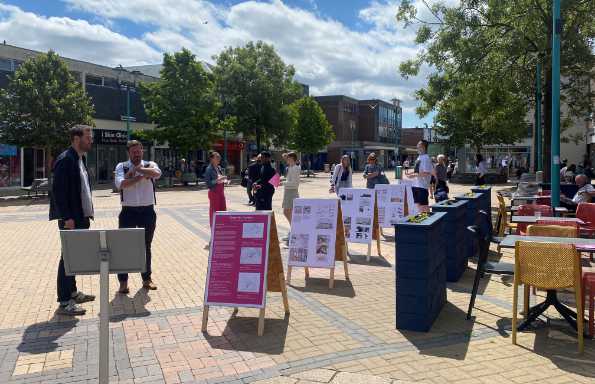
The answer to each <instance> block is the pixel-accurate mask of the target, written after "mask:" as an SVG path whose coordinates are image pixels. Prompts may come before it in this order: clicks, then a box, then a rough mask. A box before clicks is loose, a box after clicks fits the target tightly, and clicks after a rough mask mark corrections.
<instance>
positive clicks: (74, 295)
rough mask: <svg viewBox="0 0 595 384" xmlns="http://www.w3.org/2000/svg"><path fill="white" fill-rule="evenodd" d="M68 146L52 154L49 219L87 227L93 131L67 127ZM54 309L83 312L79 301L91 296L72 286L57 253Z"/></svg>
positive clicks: (63, 312)
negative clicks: (56, 301)
mask: <svg viewBox="0 0 595 384" xmlns="http://www.w3.org/2000/svg"><path fill="white" fill-rule="evenodd" d="M70 142H71V146H70V148H68V149H67V150H66V151H64V152H62V153H61V154H60V156H58V157H57V158H56V162H55V164H54V171H53V174H54V179H53V183H52V193H51V199H50V220H58V228H60V229H62V230H64V229H88V228H89V225H90V221H89V220H90V219H92V218H93V201H92V199H91V183H90V180H89V175H88V173H87V166H86V158H85V154H86V153H87V152H88V151H90V150H91V147H92V145H93V133H92V129H91V127H89V126H87V125H76V126H74V127H72V128H71V129H70ZM57 285H58V302H59V303H60V307H59V308H58V311H57V313H58V314H61V315H69V316H74V315H84V314H85V312H86V311H85V309H84V308H82V307H81V306H80V305H79V304H81V303H85V302H87V301H93V300H95V296H93V295H85V294H84V293H82V292H80V291H78V290H77V288H76V280H75V277H74V276H66V272H65V271H64V260H63V259H62V256H60V264H59V265H58V284H57Z"/></svg>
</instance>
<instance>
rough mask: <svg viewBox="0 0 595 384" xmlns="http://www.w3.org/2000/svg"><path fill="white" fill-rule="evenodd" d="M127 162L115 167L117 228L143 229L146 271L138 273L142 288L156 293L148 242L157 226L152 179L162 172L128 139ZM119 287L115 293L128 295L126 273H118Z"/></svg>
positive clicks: (151, 240)
mask: <svg viewBox="0 0 595 384" xmlns="http://www.w3.org/2000/svg"><path fill="white" fill-rule="evenodd" d="M126 147H127V148H128V161H125V162H122V163H119V164H118V165H116V181H115V184H116V188H118V189H119V190H120V204H121V205H122V210H121V211H120V215H119V216H118V228H144V230H145V258H146V262H147V265H146V267H147V268H146V272H143V273H141V278H142V280H143V288H145V289H148V290H155V289H157V286H156V285H155V284H154V283H153V280H152V278H151V276H152V272H153V271H152V268H151V258H152V253H151V243H152V242H153V235H154V234H155V227H156V225H157V215H156V213H155V209H154V206H155V204H156V198H155V180H157V179H159V178H160V177H161V169H159V166H158V165H157V163H155V162H153V161H145V160H143V154H144V149H143V145H142V143H141V142H140V141H137V140H130V141H129V142H128V143H127V144H126ZM118 281H119V282H120V288H119V289H118V293H120V294H128V293H129V292H130V290H129V289H128V274H127V273H119V274H118Z"/></svg>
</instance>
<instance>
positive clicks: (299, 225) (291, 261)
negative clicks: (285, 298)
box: [287, 198, 349, 288]
mask: <svg viewBox="0 0 595 384" xmlns="http://www.w3.org/2000/svg"><path fill="white" fill-rule="evenodd" d="M341 218H342V213H341V204H340V203H339V199H336V198H335V199H303V198H298V199H295V200H294V201H293V211H292V216H291V231H290V239H289V256H288V258H287V282H288V284H289V282H290V281H291V268H292V267H305V268H306V270H305V271H306V278H307V277H308V276H309V275H308V271H307V268H308V267H311V268H329V269H331V278H330V281H329V286H330V287H331V288H332V287H333V277H334V268H335V261H336V260H340V261H343V262H344V267H345V278H346V279H347V280H348V279H349V275H348V271H347V263H346V257H345V255H346V249H345V231H344V229H343V222H342V220H341Z"/></svg>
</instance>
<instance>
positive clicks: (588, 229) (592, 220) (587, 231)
mask: <svg viewBox="0 0 595 384" xmlns="http://www.w3.org/2000/svg"><path fill="white" fill-rule="evenodd" d="M576 217H577V218H578V219H581V220H582V221H583V222H584V224H582V225H581V226H580V231H579V234H580V235H581V236H584V237H595V204H594V203H579V204H578V206H577V207H576Z"/></svg>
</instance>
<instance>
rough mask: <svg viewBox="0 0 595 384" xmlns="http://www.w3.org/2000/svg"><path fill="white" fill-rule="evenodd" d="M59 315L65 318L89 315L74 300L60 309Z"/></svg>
mask: <svg viewBox="0 0 595 384" xmlns="http://www.w3.org/2000/svg"><path fill="white" fill-rule="evenodd" d="M57 313H58V314H59V315H65V316H80V315H84V314H85V313H87V310H86V309H85V308H83V307H81V306H80V305H78V304H77V303H76V302H75V301H74V300H69V301H68V304H66V305H60V307H58V311H57Z"/></svg>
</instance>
